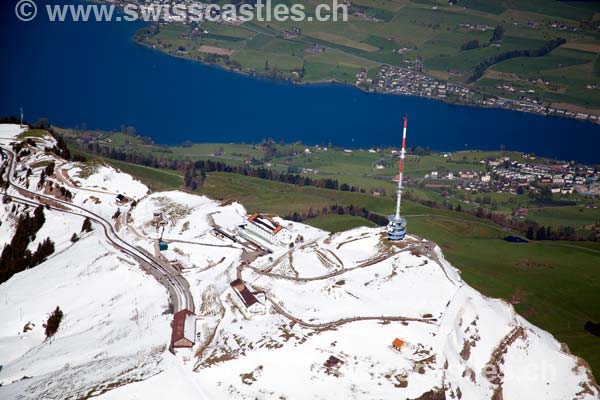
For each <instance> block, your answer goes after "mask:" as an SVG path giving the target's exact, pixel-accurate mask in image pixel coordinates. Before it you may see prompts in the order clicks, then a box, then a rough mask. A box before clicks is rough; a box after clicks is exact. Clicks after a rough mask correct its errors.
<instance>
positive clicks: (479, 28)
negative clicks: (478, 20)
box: [459, 24, 494, 32]
mask: <svg viewBox="0 0 600 400" xmlns="http://www.w3.org/2000/svg"><path fill="white" fill-rule="evenodd" d="M459 26H460V27H461V28H462V29H465V30H467V31H473V32H485V31H489V30H492V29H494V28H492V27H491V26H489V25H481V24H460V25H459Z"/></svg>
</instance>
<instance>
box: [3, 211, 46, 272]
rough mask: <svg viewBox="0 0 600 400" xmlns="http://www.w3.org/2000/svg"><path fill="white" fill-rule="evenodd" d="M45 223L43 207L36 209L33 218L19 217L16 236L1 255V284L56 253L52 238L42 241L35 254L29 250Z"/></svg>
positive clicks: (23, 215) (26, 214)
mask: <svg viewBox="0 0 600 400" xmlns="http://www.w3.org/2000/svg"><path fill="white" fill-rule="evenodd" d="M45 221H46V217H45V216H44V207H43V206H41V205H40V206H38V207H37V208H36V209H35V211H34V212H33V216H31V215H29V213H24V214H22V215H21V216H19V219H18V221H17V227H16V230H15V234H14V235H13V237H12V239H11V241H10V243H8V244H6V245H5V246H4V249H2V253H1V254H0V283H2V282H6V281H7V280H9V279H10V277H11V276H13V275H14V274H16V273H18V272H21V271H23V270H25V269H27V268H31V267H35V266H36V265H38V264H41V263H42V262H44V261H45V260H46V258H47V257H48V256H49V255H51V254H52V253H54V243H53V242H52V240H50V238H46V239H45V240H44V241H42V242H41V243H40V244H39V245H38V247H37V250H36V251H35V252H34V253H31V251H30V250H28V249H27V247H28V246H29V244H30V243H31V242H32V241H33V240H35V235H36V234H37V232H38V231H39V230H40V228H41V227H42V225H44V222H45Z"/></svg>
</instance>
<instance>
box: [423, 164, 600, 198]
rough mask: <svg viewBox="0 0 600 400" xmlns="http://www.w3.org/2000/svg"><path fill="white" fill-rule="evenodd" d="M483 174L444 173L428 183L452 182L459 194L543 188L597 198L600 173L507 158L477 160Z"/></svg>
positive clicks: (435, 174) (434, 175)
mask: <svg viewBox="0 0 600 400" xmlns="http://www.w3.org/2000/svg"><path fill="white" fill-rule="evenodd" d="M481 163H482V164H484V165H485V166H486V169H485V170H483V171H473V170H464V171H458V172H457V173H454V172H451V171H450V172H447V173H443V174H442V173H440V172H438V171H432V172H430V173H428V174H426V175H425V179H426V180H429V181H435V180H446V181H452V182H453V184H454V187H455V188H456V189H459V190H465V191H471V192H483V193H486V192H488V193H489V192H497V193H518V192H519V188H522V189H531V190H537V189H538V188H539V187H542V186H547V187H549V188H550V191H551V192H552V193H558V194H569V193H573V192H577V193H582V194H592V195H598V194H600V171H598V170H596V169H594V168H592V167H589V166H585V165H580V164H576V163H562V164H536V163H530V162H518V161H514V160H511V159H510V158H508V157H503V158H499V159H486V160H481Z"/></svg>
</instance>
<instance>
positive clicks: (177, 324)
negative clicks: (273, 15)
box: [171, 309, 196, 348]
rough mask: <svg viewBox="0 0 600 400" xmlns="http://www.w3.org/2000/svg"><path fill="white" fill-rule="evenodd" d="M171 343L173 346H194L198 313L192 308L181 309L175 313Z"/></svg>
mask: <svg viewBox="0 0 600 400" xmlns="http://www.w3.org/2000/svg"><path fill="white" fill-rule="evenodd" d="M171 328H172V332H171V345H172V346H173V348H178V347H192V346H194V342H195V339H196V315H194V313H193V312H191V311H190V310H187V309H185V310H181V311H178V312H176V313H175V315H173V323H172V325H171Z"/></svg>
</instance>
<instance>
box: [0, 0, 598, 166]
mask: <svg viewBox="0 0 600 400" xmlns="http://www.w3.org/2000/svg"><path fill="white" fill-rule="evenodd" d="M14 3H15V2H12V1H8V2H2V5H1V6H0V7H1V10H2V13H1V14H0V45H1V47H0V50H1V51H2V58H1V59H0V69H1V73H0V85H1V86H0V87H1V92H0V115H4V116H6V115H18V113H19V108H20V106H21V105H22V106H23V108H24V111H25V118H26V119H27V120H28V121H31V122H35V121H36V120H37V119H38V118H40V117H47V118H49V119H50V122H51V123H53V124H55V125H59V126H65V127H75V126H80V127H81V126H84V125H83V124H85V127H87V128H88V129H104V130H113V129H119V127H120V125H121V124H125V125H132V126H135V127H136V129H137V132H138V133H139V134H143V135H147V136H151V137H152V138H153V139H154V140H155V141H156V142H158V143H165V144H175V143H181V142H183V141H184V140H191V141H196V142H207V141H226V142H234V141H235V142H258V141H260V140H261V139H263V138H267V137H270V138H273V139H276V140H285V141H287V142H290V141H296V140H302V141H303V142H305V143H309V144H317V143H322V144H327V143H330V142H331V143H334V144H338V145H342V146H352V147H368V146H372V145H389V144H395V145H398V144H399V142H400V135H401V127H402V117H403V115H404V114H405V113H407V114H408V115H409V137H408V144H409V146H415V145H421V146H426V145H429V146H430V147H432V148H433V149H437V150H448V151H454V150H459V149H492V150H496V149H499V148H500V146H501V145H505V146H506V148H507V149H511V150H520V151H525V152H534V153H536V154H538V155H544V156H550V157H556V158H561V159H577V160H579V161H583V162H588V163H597V162H600V152H599V151H598V149H600V146H599V145H600V126H599V125H594V124H591V123H587V122H579V121H575V120H571V119H561V118H555V117H542V116H538V115H532V114H525V113H519V112H513V111H507V110H493V109H482V108H473V107H465V106H455V105H449V104H445V103H443V102H440V101H436V100H428V99H422V98H416V97H409V96H396V95H375V94H367V93H364V92H361V91H359V90H358V89H355V88H352V87H349V86H342V85H333V84H325V85H301V86H299V85H292V84H289V83H287V82H274V81H270V80H264V79H255V78H250V77H247V76H243V75H240V74H235V73H231V72H228V71H225V70H222V69H220V68H216V67H210V66H205V65H202V64H199V63H195V62H191V61H186V60H182V59H177V58H174V57H170V56H167V55H164V54H161V53H159V52H157V51H153V50H151V49H148V48H145V47H143V46H140V45H137V44H136V43H134V42H133V40H132V36H133V34H134V32H135V31H136V30H137V29H138V28H140V27H141V26H142V25H141V24H137V23H135V24H134V23H125V22H122V23H116V22H115V23H106V22H104V23H96V22H88V23H73V22H64V23H50V22H48V21H47V18H45V15H43V17H42V16H41V15H39V14H38V18H37V19H36V20H34V21H33V22H28V23H25V22H20V21H19V20H17V18H16V17H15V15H14V9H13V7H14ZM37 3H38V9H39V10H40V14H42V11H43V10H42V8H43V3H44V2H43V1H38V2H37Z"/></svg>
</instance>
